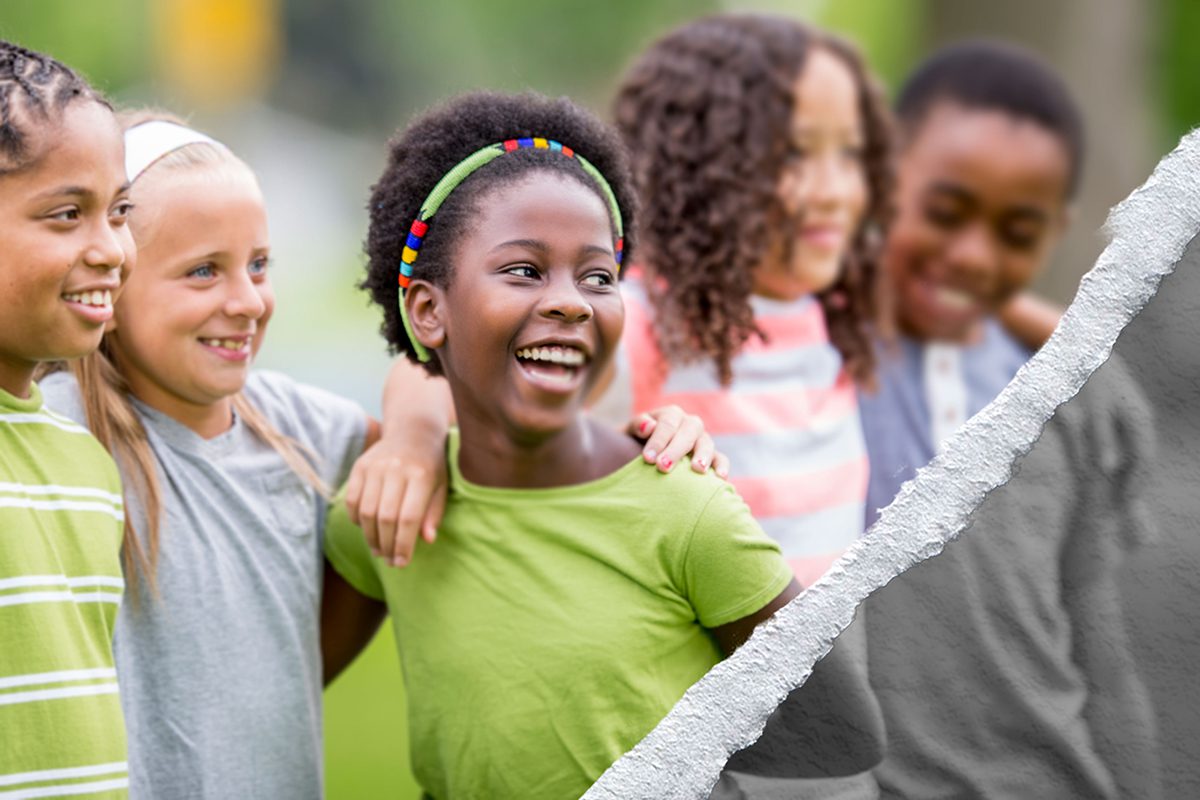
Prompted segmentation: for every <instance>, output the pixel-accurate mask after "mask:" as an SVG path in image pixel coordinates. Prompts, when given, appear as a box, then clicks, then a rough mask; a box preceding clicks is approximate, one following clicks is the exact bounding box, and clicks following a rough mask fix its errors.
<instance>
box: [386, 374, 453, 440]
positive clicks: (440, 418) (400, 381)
mask: <svg viewBox="0 0 1200 800" xmlns="http://www.w3.org/2000/svg"><path fill="white" fill-rule="evenodd" d="M453 423H454V403H453V401H452V400H451V398H450V386H449V384H447V383H446V381H445V379H444V378H438V377H435V376H432V375H430V374H429V373H427V372H426V371H425V369H424V367H421V366H420V365H418V364H414V363H412V362H411V361H409V360H408V359H407V358H398V359H396V361H395V363H394V364H393V365H392V368H391V370H390V371H389V372H388V377H387V381H386V383H385V384H384V387H383V420H382V426H383V428H382V433H383V436H384V437H385V438H386V437H388V436H391V435H393V434H396V433H398V432H400V433H403V432H406V431H411V430H414V429H426V430H429V429H434V430H440V431H443V432H444V431H445V430H446V429H447V428H449V426H450V425H452V424H453Z"/></svg>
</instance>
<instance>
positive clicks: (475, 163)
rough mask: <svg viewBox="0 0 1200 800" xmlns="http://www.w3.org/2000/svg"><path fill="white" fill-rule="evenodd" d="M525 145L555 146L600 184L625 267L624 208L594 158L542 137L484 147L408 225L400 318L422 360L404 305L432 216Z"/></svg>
mask: <svg viewBox="0 0 1200 800" xmlns="http://www.w3.org/2000/svg"><path fill="white" fill-rule="evenodd" d="M524 148H532V149H536V150H551V151H553V152H556V153H562V154H563V155H564V156H566V157H567V158H573V159H575V160H576V161H578V162H579V166H581V167H583V171H584V172H586V173H587V174H588V175H590V176H591V177H592V179H593V180H594V181H596V184H597V185H598V186H599V187H600V189H601V191H602V192H603V193H604V198H605V200H607V201H608V208H609V211H610V212H611V213H612V218H613V223H614V225H615V226H616V229H617V245H616V248H615V250H616V253H615V256H616V260H617V270H618V271H619V270H620V269H621V250H622V248H623V247H624V244H625V238H624V236H625V229H624V226H623V225H622V224H621V209H620V207H619V206H618V205H617V197H616V195H614V194H613V190H612V187H610V186H609V185H608V181H606V180H605V179H604V176H603V175H601V174H600V170H598V169H596V168H595V167H594V166H592V164H591V162H589V161H588V160H587V159H586V158H584V157H583V156H581V155H579V154H578V153H576V152H575V151H574V150H572V149H571V148H569V147H567V146H566V145H564V144H561V143H559V142H556V141H554V140H553V139H543V138H541V137H535V138H528V139H507V140H505V141H503V142H498V143H496V144H490V145H488V146H487V147H483V148H480V149H479V150H476V151H475V152H474V153H472V154H471V155H469V156H467V157H466V158H464V159H463V160H462V161H460V162H458V163H457V164H455V165H454V167H453V168H452V169H451V170H450V171H449V172H447V173H446V174H445V175H444V176H443V177H442V179H441V180H440V181H438V182H437V185H436V186H434V187H433V191H431V192H430V193H429V197H427V198H425V202H424V203H422V204H421V210H420V212H418V213H417V218H416V219H415V220H413V224H412V225H411V226H410V227H409V229H408V239H407V240H406V242H405V246H404V251H403V252H402V253H401V256H400V319H401V321H403V323H404V331H405V333H407V334H408V340H409V341H410V342H412V345H413V350H414V351H415V352H416V354H417V358H418V359H420V360H421V361H422V362H424V361H428V360H429V351H428V350H426V349H425V347H424V345H422V344H421V343H420V342H418V341H417V337H416V336H415V335H414V334H413V329H412V323H411V322H409V320H408V311H407V310H405V308H404V295H405V293H406V291H407V290H408V284H409V283H410V282H411V281H412V274H413V262H414V261H416V260H417V254H418V253H419V252H420V250H421V241H422V240H423V239H424V238H425V232H426V231H428V230H429V220H430V219H431V218H432V217H433V215H434V214H436V213H437V210H438V208H440V207H441V205H442V203H443V202H445V200H446V198H447V197H448V196H449V195H450V192H452V191H454V189H455V188H457V187H458V185H459V184H460V183H462V182H463V181H465V180H466V179H467V176H469V175H470V174H471V173H473V172H474V171H475V170H477V169H479V168H480V167H482V166H483V165H484V164H488V163H491V161H492V159H495V158H498V157H500V156H502V155H504V154H505V153H511V152H513V151H514V150H520V149H524Z"/></svg>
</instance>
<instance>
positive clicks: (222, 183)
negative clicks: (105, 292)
mask: <svg viewBox="0 0 1200 800" xmlns="http://www.w3.org/2000/svg"><path fill="white" fill-rule="evenodd" d="M211 169H212V168H211V167H207V166H204V167H193V168H185V169H181V170H177V171H165V172H163V173H162V174H157V175H155V174H153V173H152V174H151V175H149V176H147V177H146V178H143V179H142V180H143V181H145V184H144V185H143V184H142V183H139V185H138V187H137V200H138V203H139V206H140V207H139V214H140V213H142V212H143V211H145V212H146V214H145V218H143V217H139V222H138V225H137V227H136V230H135V233H136V235H137V238H138V241H139V243H140V244H141V253H142V259H141V261H140V265H139V268H138V269H137V271H136V272H135V273H134V274H133V275H132V276H130V279H129V283H128V285H127V286H126V288H125V292H124V294H123V295H122V297H121V300H120V302H119V303H117V307H116V328H115V331H114V332H113V334H112V344H113V351H114V353H113V354H114V356H115V357H116V360H117V363H118V365H119V367H120V369H121V372H122V374H123V375H124V376H125V378H126V380H128V382H129V387H130V389H131V390H132V392H133V394H134V395H135V396H136V397H138V399H140V400H141V401H142V402H144V403H146V404H147V405H149V406H151V407H152V408H156V409H158V410H159V411H161V412H163V413H164V414H167V415H168V416H171V417H173V418H175V419H177V420H179V421H180V422H183V423H184V424H185V425H189V427H193V428H196V427H197V425H206V423H207V421H213V424H218V423H219V424H218V429H217V430H216V431H215V432H220V430H221V429H223V428H221V427H220V425H222V424H223V425H228V421H229V414H230V409H231V407H232V396H233V395H234V394H236V393H237V392H238V391H240V390H241V388H242V386H243V385H244V384H245V382H246V377H247V374H248V372H249V369H250V362H251V360H252V358H253V356H254V354H255V353H257V352H258V348H259V347H260V346H261V345H262V339H263V334H264V332H265V331H266V327H267V321H268V320H269V319H270V317H271V312H272V310H273V309H274V306H275V296H274V293H273V291H272V289H271V283H270V281H269V279H268V277H267V256H268V248H269V241H268V236H267V215H266V210H265V209H264V208H263V201H262V195H261V194H260V192H259V190H258V187H257V186H256V185H255V184H254V181H253V180H252V179H251V178H250V177H249V176H248V175H246V176H242V175H237V174H233V175H230V176H228V177H226V176H214V175H213V174H212V171H211Z"/></svg>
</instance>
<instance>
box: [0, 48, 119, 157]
mask: <svg viewBox="0 0 1200 800" xmlns="http://www.w3.org/2000/svg"><path fill="white" fill-rule="evenodd" d="M79 99H90V100H95V101H97V102H99V103H100V104H101V105H103V106H105V107H106V108H111V106H109V104H108V102H107V101H106V100H105V99H104V98H103V97H102V96H101V95H100V94H99V93H98V92H97V91H96V90H95V89H93V88H92V87H91V86H89V85H88V83H87V81H85V80H84V79H83V78H82V77H80V76H79V75H78V74H77V73H76V72H75V71H74V70H73V69H71V68H70V67H68V66H67V65H66V64H63V63H62V62H61V61H56V60H55V59H53V58H51V57H50V56H47V55H44V54H42V53H38V52H35V51H33V50H29V49H27V48H24V47H21V46H20V45H19V44H14V43H12V42H8V41H5V40H3V39H0V175H5V174H7V173H10V172H16V171H18V170H20V169H22V168H24V167H27V166H29V165H30V163H32V157H33V155H34V148H33V143H34V139H33V136H32V134H33V130H34V129H35V128H36V127H37V126H39V125H48V124H50V123H53V122H55V121H57V120H58V119H59V118H60V117H61V115H62V113H63V111H64V109H66V107H67V106H68V105H70V104H71V103H72V102H73V101H75V100H79Z"/></svg>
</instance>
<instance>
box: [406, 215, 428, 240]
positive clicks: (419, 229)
mask: <svg viewBox="0 0 1200 800" xmlns="http://www.w3.org/2000/svg"><path fill="white" fill-rule="evenodd" d="M408 230H409V232H410V233H412V235H413V236H424V235H425V231H427V230H429V224H428V223H426V222H421V220H419V219H414V220H413V224H412V227H410V228H409V229H408Z"/></svg>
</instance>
